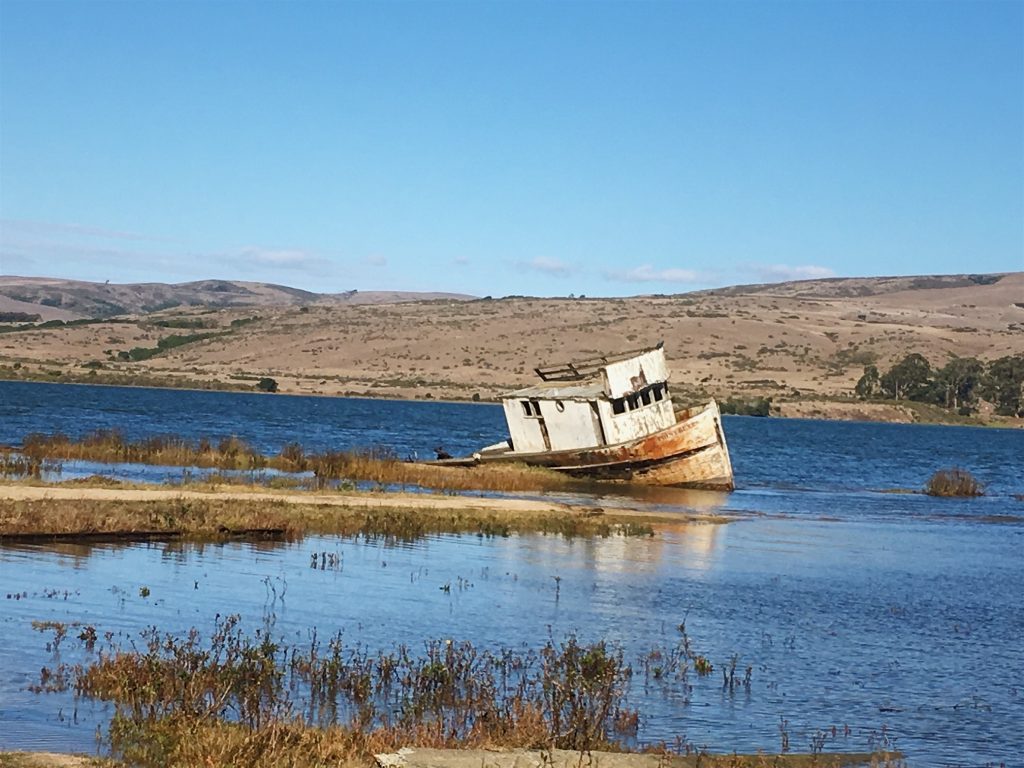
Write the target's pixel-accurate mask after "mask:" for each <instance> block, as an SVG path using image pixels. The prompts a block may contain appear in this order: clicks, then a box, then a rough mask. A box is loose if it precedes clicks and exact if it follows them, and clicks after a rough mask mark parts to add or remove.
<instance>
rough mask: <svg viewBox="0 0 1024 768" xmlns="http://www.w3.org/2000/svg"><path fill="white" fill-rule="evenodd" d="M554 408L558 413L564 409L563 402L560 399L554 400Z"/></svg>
mask: <svg viewBox="0 0 1024 768" xmlns="http://www.w3.org/2000/svg"><path fill="white" fill-rule="evenodd" d="M555 410H556V411H558V412H559V413H561V412H562V411H564V410H565V403H563V402H562V401H561V400H555Z"/></svg>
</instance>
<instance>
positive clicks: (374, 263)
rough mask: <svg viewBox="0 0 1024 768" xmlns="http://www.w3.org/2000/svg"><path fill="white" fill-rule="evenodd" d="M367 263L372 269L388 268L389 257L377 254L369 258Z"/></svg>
mask: <svg viewBox="0 0 1024 768" xmlns="http://www.w3.org/2000/svg"><path fill="white" fill-rule="evenodd" d="M366 263H367V264H369V265H370V266H371V267H386V266H387V265H388V257H387V256H380V255H379V254H375V255H373V256H369V257H368V258H367V259H366Z"/></svg>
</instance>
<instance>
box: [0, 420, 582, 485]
mask: <svg viewBox="0 0 1024 768" xmlns="http://www.w3.org/2000/svg"><path fill="white" fill-rule="evenodd" d="M21 454H22V456H24V457H25V458H21V457H16V456H9V455H7V454H3V453H0V474H5V473H6V474H13V473H15V472H17V471H21V472H22V473H25V474H28V473H29V469H28V466H27V465H28V463H29V462H34V464H33V466H34V467H35V468H36V472H35V474H38V468H39V467H40V466H41V465H42V462H44V461H48V462H53V461H59V460H69V459H85V460H89V461H100V462H108V463H109V462H131V463H142V464H156V465H162V466H182V467H204V468H217V469H225V470H259V469H264V468H267V467H269V468H272V469H279V470H282V471H285V472H306V471H309V472H312V473H313V476H314V478H315V485H316V487H318V488H323V487H325V486H326V485H328V484H329V483H330V481H333V480H343V481H349V482H353V483H354V482H370V483H376V484H378V485H381V486H395V485H398V486H417V487H421V488H432V489H435V490H439V491H467V490H486V491H509V492H515V491H556V490H571V489H574V488H575V489H579V490H583V489H586V488H589V487H591V486H590V484H588V483H586V482H583V481H579V480H573V479H572V478H569V477H566V476H565V475H562V474H559V473H558V472H554V471H552V470H549V469H544V468H542V467H527V466H525V465H519V464H497V465H493V464H489V465H483V466H474V467H444V466H435V465H430V464H422V463H417V462H410V461H401V460H399V459H398V458H397V457H396V456H395V455H394V453H393V452H391V451H389V450H386V449H366V450H356V451H328V452H326V453H322V454H310V453H307V452H306V451H305V450H304V449H303V448H302V446H300V445H298V444H297V443H291V444H289V445H286V446H285V447H284V448H283V449H282V450H281V452H280V453H279V454H278V455H277V456H264V455H263V454H261V453H259V452H258V451H257V450H256V449H254V448H253V447H252V446H250V445H248V444H247V443H245V442H244V441H242V440H240V439H238V438H236V437H228V438H223V439H221V440H219V441H217V442H212V441H210V440H207V439H200V440H196V441H192V440H187V439H185V438H183V437H180V436H177V435H161V436H157V437H150V438H145V439H142V440H137V441H131V440H128V439H127V438H126V437H125V436H124V434H123V433H121V432H120V431H118V430H107V429H105V430H98V431H96V432H93V433H91V434H88V435H86V436H85V437H83V438H82V439H80V440H72V439H71V438H69V437H68V436H67V435H65V434H62V433H55V434H52V435H44V434H40V433H33V434H30V435H26V436H25V438H24V440H23V444H22V448H21ZM26 459H28V460H29V461H26Z"/></svg>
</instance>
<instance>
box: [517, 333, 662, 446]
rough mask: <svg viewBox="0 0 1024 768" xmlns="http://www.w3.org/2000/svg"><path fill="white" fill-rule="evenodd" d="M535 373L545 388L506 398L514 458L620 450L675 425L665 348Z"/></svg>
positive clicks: (614, 356)
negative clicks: (602, 448) (614, 447)
mask: <svg viewBox="0 0 1024 768" xmlns="http://www.w3.org/2000/svg"><path fill="white" fill-rule="evenodd" d="M536 372H537V375H538V376H539V377H540V378H541V380H542V381H543V382H544V383H543V384H539V385H537V386H534V387H528V388H526V389H520V390H516V391H515V392H509V393H508V394H506V395H503V396H502V403H503V405H504V408H505V419H506V421H507V422H508V430H509V435H510V438H511V439H510V443H511V446H512V451H513V453H540V452H544V451H568V450H576V449H580V448H594V447H598V446H604V445H617V444H619V443H625V442H628V441H630V440H635V439H637V438H641V437H645V436H647V435H650V434H653V433H655V432H658V431H660V430H663V429H666V428H667V427H670V426H672V425H673V424H675V422H676V417H675V413H674V411H673V409H672V400H671V398H670V397H669V391H668V365H667V364H666V362H665V351H664V349H663V347H662V344H658V346H657V347H654V348H651V349H644V350H639V351H635V352H626V353H623V354H621V355H613V356H602V357H594V358H589V359H587V360H577V361H573V362H569V363H564V364H561V365H554V366H545V367H542V368H537V369H536Z"/></svg>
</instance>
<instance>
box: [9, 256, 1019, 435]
mask: <svg viewBox="0 0 1024 768" xmlns="http://www.w3.org/2000/svg"><path fill="white" fill-rule="evenodd" d="M5 331H6V332H5V333H3V334H0V365H3V366H4V368H3V369H2V370H3V373H4V376H5V377H6V378H20V377H31V378H38V377H40V376H42V377H46V378H49V379H51V380H57V381H60V380H65V381H67V380H80V381H81V380H86V381H89V380H91V381H101V382H116V381H122V382H125V383H129V382H134V383H162V384H166V383H170V384H172V385H176V386H211V385H212V386H238V387H252V385H253V384H254V382H255V381H257V380H258V379H259V378H260V377H272V378H274V379H276V380H277V382H278V384H279V385H280V389H281V391H283V392H293V393H307V394H329V395H337V394H359V395H364V394H365V395H373V396H388V397H405V398H427V397H430V398H458V399H469V398H472V397H473V396H474V395H479V397H481V398H482V399H487V398H490V397H492V396H494V395H495V394H497V393H499V392H501V391H504V390H508V389H511V388H516V387H520V386H525V385H528V384H530V383H532V381H533V378H534V374H533V368H534V366H536V365H538V364H541V363H549V362H558V361H560V360H561V359H563V358H572V357H576V356H589V355H595V354H602V353H607V352H615V351H620V350H624V349H630V348H635V347H641V346H645V345H649V344H653V343H656V342H658V341H660V340H664V342H665V346H666V350H667V353H668V356H669V359H670V363H671V366H672V370H673V382H674V384H675V389H676V391H677V393H680V394H683V395H684V396H689V397H691V398H694V399H696V398H699V397H701V396H703V394H704V393H708V394H713V395H716V396H720V397H722V396H729V395H737V396H754V395H766V396H772V397H773V398H774V401H775V402H776V403H777V404H778V403H787V402H788V403H789V404H788V406H786V408H788V412H789V413H790V414H802V413H806V414H810V413H815V412H816V411H815V409H818V408H819V406H818V405H813V406H808V405H807V403H808V401H814V402H816V401H817V400H818V398H820V397H835V396H846V395H849V394H850V392H851V390H852V388H853V386H854V384H855V382H856V381H857V379H858V377H859V376H860V375H861V373H862V370H863V367H864V365H866V364H868V363H875V364H877V365H878V366H879V367H882V368H883V369H884V368H885V367H887V366H889V365H890V364H891V363H892V362H893V361H895V360H898V359H900V358H902V357H903V356H905V355H906V354H908V353H909V352H920V353H922V354H923V355H925V357H927V358H928V359H929V360H930V361H931V363H932V364H933V366H941V365H943V364H944V363H945V362H946V361H947V360H948V359H949V358H950V357H951V356H954V355H958V356H969V357H978V358H981V359H983V360H991V359H994V358H997V357H1001V356H1004V355H1009V354H1021V353H1024V273H1022V272H1015V273H1008V274H1003V275H982V276H978V275H975V276H966V275H959V276H941V277H901V278H848V279H844V278H836V279H830V280H817V281H802V282H795V283H783V284H776V285H758V286H737V287H732V288H724V289H719V290H713V291H702V292H698V293H691V294H682V295H675V296H640V297H632V298H611V299H585V298H578V299H574V298H525V297H508V298H502V299H490V298H487V299H478V300H473V301H462V300H447V299H441V300H431V301H418V302H409V303H395V304H364V305H358V304H334V305H331V304H325V303H322V302H318V301H315V300H314V301H311V302H310V303H308V304H302V305H298V306H296V305H292V306H259V307H244V308H238V307H228V308H208V307H188V308H182V307H177V308H174V309H165V310H161V311H157V312H153V313H149V314H144V315H132V316H124V317H120V318H114V319H110V320H104V321H85V322H83V323H82V324H79V325H65V326H57V327H49V328H38V327H36V328H31V329H26V328H24V327H22V328H20V329H16V330H12V326H7V328H5ZM171 337H176V338H171ZM169 339H170V340H169ZM161 340H163V345H162V348H161V347H160V346H158V344H159V343H160V342H161ZM175 344H178V346H175ZM133 350H143V352H142V353H141V354H140V353H139V352H137V351H135V352H133ZM146 350H150V351H151V352H146ZM149 354H151V356H148V357H147V355H149ZM141 358H145V359H141ZM809 409H810V410H809ZM784 410H785V408H784ZM858 414H860V415H862V416H863V415H864V414H863V413H861V412H860V411H857V412H853V413H850V414H842V413H840V414H838V415H851V416H857V415H858ZM876 415H877V414H876ZM890 415H892V414H890ZM881 417H885V416H884V414H883V415H882V416H881ZM893 417H894V418H897V417H898V416H893Z"/></svg>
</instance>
